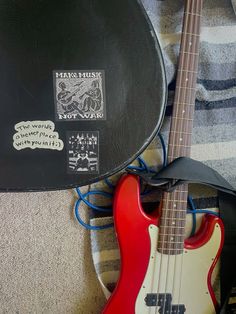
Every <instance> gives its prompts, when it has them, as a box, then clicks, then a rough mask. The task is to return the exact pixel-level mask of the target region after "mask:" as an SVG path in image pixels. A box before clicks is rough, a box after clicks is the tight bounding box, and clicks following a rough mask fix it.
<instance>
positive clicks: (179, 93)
mask: <svg viewBox="0 0 236 314" xmlns="http://www.w3.org/2000/svg"><path fill="white" fill-rule="evenodd" d="M202 2H203V0H186V1H185V9H184V21H183V30H182V36H181V45H180V54H179V65H178V72H177V80H176V91H175V99H174V105H173V112H172V121H171V128H170V136H169V144H168V162H171V161H173V160H174V159H175V158H178V157H180V156H187V157H188V156H190V149H191V135H192V128H193V116H194V106H195V94H196V81H197V70H198V59H199V43H200V19H201V12H202ZM187 196H188V187H187V185H182V186H179V187H178V188H177V189H176V190H175V191H174V192H172V193H164V195H163V206H162V213H161V221H160V236H159V240H158V250H159V251H160V252H162V253H164V254H169V255H173V254H175V255H177V254H181V253H182V252H183V244H184V235H185V220H186V208H187Z"/></svg>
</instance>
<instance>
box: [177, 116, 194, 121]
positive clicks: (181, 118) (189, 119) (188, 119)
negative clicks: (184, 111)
mask: <svg viewBox="0 0 236 314" xmlns="http://www.w3.org/2000/svg"><path fill="white" fill-rule="evenodd" d="M172 118H173V119H180V120H187V121H193V119H192V118H185V117H176V116H174V117H172Z"/></svg>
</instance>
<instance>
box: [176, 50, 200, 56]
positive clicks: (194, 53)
mask: <svg viewBox="0 0 236 314" xmlns="http://www.w3.org/2000/svg"><path fill="white" fill-rule="evenodd" d="M180 53H187V54H189V55H194V56H198V55H199V53H198V52H189V51H181V50H180Z"/></svg>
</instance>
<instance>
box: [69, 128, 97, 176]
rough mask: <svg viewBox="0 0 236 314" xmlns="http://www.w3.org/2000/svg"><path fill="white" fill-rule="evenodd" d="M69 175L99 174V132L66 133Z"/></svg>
mask: <svg viewBox="0 0 236 314" xmlns="http://www.w3.org/2000/svg"><path fill="white" fill-rule="evenodd" d="M67 154H68V156H67V158H68V172H69V173H73V174H76V173H84V174H85V173H98V172H99V132H98V131H78V132H74V131H73V132H67Z"/></svg>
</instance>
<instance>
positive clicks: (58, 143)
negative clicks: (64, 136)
mask: <svg viewBox="0 0 236 314" xmlns="http://www.w3.org/2000/svg"><path fill="white" fill-rule="evenodd" d="M15 130H16V133H15V134H14V135H13V146H14V148H15V149H16V150H22V149H25V148H30V149H36V148H38V149H52V150H59V151H61V150H63V147H64V143H63V141H62V140H60V139H59V134H58V133H57V132H55V131H54V130H55V124H54V123H53V122H52V121H22V122H19V123H17V124H16V125H15Z"/></svg>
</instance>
